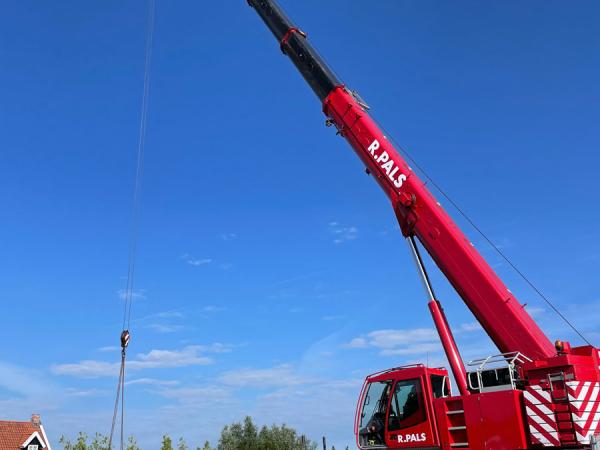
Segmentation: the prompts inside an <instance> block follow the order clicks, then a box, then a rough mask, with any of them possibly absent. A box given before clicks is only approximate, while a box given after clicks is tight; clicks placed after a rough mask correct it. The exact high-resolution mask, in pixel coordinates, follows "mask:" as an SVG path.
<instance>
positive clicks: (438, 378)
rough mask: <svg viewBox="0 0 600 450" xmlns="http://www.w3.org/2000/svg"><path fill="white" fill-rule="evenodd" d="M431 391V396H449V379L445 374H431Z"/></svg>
mask: <svg viewBox="0 0 600 450" xmlns="http://www.w3.org/2000/svg"><path fill="white" fill-rule="evenodd" d="M431 392H432V393H433V398H442V397H449V396H450V380H449V379H448V377H447V376H442V375H431Z"/></svg>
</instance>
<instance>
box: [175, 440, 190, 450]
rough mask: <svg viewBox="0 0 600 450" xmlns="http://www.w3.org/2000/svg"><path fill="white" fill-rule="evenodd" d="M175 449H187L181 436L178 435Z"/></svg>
mask: <svg viewBox="0 0 600 450" xmlns="http://www.w3.org/2000/svg"><path fill="white" fill-rule="evenodd" d="M177 450H188V446H187V444H186V443H185V440H184V439H183V438H182V437H180V438H179V441H178V442H177Z"/></svg>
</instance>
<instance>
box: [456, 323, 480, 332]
mask: <svg viewBox="0 0 600 450" xmlns="http://www.w3.org/2000/svg"><path fill="white" fill-rule="evenodd" d="M480 330H483V328H482V327H481V324H480V323H479V322H467V323H461V324H460V325H459V326H458V331H459V332H463V333H471V332H474V331H480Z"/></svg>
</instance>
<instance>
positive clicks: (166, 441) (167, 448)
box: [160, 434, 173, 450]
mask: <svg viewBox="0 0 600 450" xmlns="http://www.w3.org/2000/svg"><path fill="white" fill-rule="evenodd" d="M160 450H173V441H172V440H171V438H170V437H169V435H168V434H165V435H164V436H163V437H162V445H161V446H160Z"/></svg>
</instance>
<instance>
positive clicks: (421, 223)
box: [249, 0, 556, 358]
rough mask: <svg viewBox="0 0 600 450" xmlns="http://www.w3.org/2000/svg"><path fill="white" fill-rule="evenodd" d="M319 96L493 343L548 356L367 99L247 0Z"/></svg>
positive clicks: (547, 346) (266, 5)
mask: <svg viewBox="0 0 600 450" xmlns="http://www.w3.org/2000/svg"><path fill="white" fill-rule="evenodd" d="M249 3H250V4H251V5H252V6H253V7H254V8H255V9H256V12H258V14H259V15H260V16H261V18H262V19H263V20H264V22H265V23H266V24H267V26H268V27H269V29H270V30H271V31H272V32H273V34H274V35H275V38H276V39H277V41H278V42H279V43H280V46H281V50H282V51H283V53H285V54H286V55H287V56H288V57H289V58H290V59H291V60H292V62H293V63H294V65H295V66H296V67H297V68H298V70H299V71H300V73H301V74H302V76H303V77H304V78H305V79H306V81H307V82H308V84H309V85H310V87H311V88H312V90H313V91H314V92H315V94H317V96H318V97H319V99H320V100H321V101H322V102H323V112H324V113H325V115H326V116H327V120H328V121H329V122H328V123H330V124H332V125H335V127H336V128H337V129H338V131H339V132H340V134H341V135H342V136H343V137H344V138H345V139H346V140H347V141H348V143H349V144H350V145H351V146H352V148H353V149H354V150H355V151H356V153H357V154H358V156H359V157H360V158H361V159H362V161H363V162H364V164H365V165H366V167H367V169H368V171H369V172H370V173H371V174H372V175H373V176H374V178H375V179H376V180H377V182H378V183H379V185H380V186H381V188H382V189H383V190H384V192H385V193H386V195H387V196H388V197H389V199H390V200H391V203H392V207H393V209H394V211H395V213H396V215H397V217H398V221H399V223H400V226H401V228H402V232H403V233H404V235H405V236H416V237H417V238H418V239H419V241H420V242H421V243H422V244H423V246H424V247H425V248H426V249H427V251H428V252H429V254H430V255H431V257H432V258H433V260H434V261H435V263H436V264H437V265H438V266H439V268H440V269H441V271H442V272H443V273H444V275H445V276H446V277H447V278H448V280H449V281H450V282H451V283H452V285H453V286H454V288H455V289H456V291H457V292H458V293H459V295H460V296H461V298H462V299H463V300H464V302H465V303H466V304H467V306H468V307H469V309H470V310H471V311H472V312H473V314H474V315H475V317H476V318H477V320H478V321H479V323H481V326H482V327H483V328H484V329H485V331H486V332H487V334H488V335H489V336H490V338H491V339H492V340H493V341H494V343H495V344H496V346H497V347H498V349H499V350H500V351H501V352H503V353H505V352H515V351H518V352H521V353H523V354H525V355H528V356H529V357H530V358H540V357H548V356H552V355H553V354H555V353H556V351H555V349H554V346H553V345H552V343H551V342H550V341H549V340H548V338H547V337H546V336H545V335H544V333H543V332H542V330H540V328H539V327H538V326H537V324H536V323H535V322H534V321H533V320H532V319H531V317H530V316H529V314H528V313H527V312H526V311H525V308H524V307H523V305H521V303H519V301H518V300H517V299H516V298H515V296H514V295H513V294H512V293H511V292H510V291H509V290H508V289H507V288H506V286H505V285H504V284H503V283H502V281H501V280H500V278H499V277H498V276H497V275H496V273H495V272H494V271H493V270H492V268H491V267H490V265H489V264H488V263H487V262H486V261H485V260H484V259H483V258H482V257H481V255H480V254H479V253H478V252H477V250H476V249H475V248H474V247H473V245H472V244H471V243H470V241H469V240H468V239H467V237H466V236H465V235H464V234H463V233H462V231H461V230H460V229H459V228H458V227H457V226H456V224H455V223H454V221H453V220H452V219H451V218H450V216H449V215H448V214H447V213H446V212H445V211H444V209H443V208H442V207H441V206H440V204H439V203H438V202H437V201H436V199H435V198H434V197H433V195H431V193H430V192H429V190H428V189H427V188H426V187H425V185H424V183H423V181H421V180H420V179H419V177H418V176H417V174H416V173H415V172H413V171H412V170H411V168H410V167H409V165H408V164H407V163H406V161H405V160H404V159H403V158H402V157H401V156H400V154H399V153H398V151H397V150H396V149H395V148H394V146H393V145H392V143H391V142H390V141H389V140H388V139H387V138H386V136H385V134H384V133H383V131H382V130H381V129H380V128H379V127H378V126H377V124H376V123H375V121H374V120H373V119H371V117H370V116H369V114H368V113H367V108H366V105H365V103H364V102H363V101H362V100H361V99H360V97H358V95H356V94H355V93H353V92H351V91H350V90H348V88H347V87H346V86H345V85H344V84H343V83H342V82H341V81H339V80H338V79H337V78H336V77H335V75H334V74H333V72H332V71H331V69H329V67H327V65H326V64H325V62H324V61H323V60H322V59H321V57H320V56H319V55H318V54H317V52H316V51H315V49H314V48H313V47H312V46H311V45H310V43H309V42H308V40H307V37H306V34H304V33H303V32H302V31H301V30H300V29H299V28H297V27H296V26H295V25H294V24H293V23H292V22H291V21H290V20H289V19H288V18H287V16H286V15H285V14H284V12H283V11H282V10H281V8H280V7H279V6H278V5H277V4H276V2H274V1H268V0H250V1H249Z"/></svg>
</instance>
